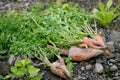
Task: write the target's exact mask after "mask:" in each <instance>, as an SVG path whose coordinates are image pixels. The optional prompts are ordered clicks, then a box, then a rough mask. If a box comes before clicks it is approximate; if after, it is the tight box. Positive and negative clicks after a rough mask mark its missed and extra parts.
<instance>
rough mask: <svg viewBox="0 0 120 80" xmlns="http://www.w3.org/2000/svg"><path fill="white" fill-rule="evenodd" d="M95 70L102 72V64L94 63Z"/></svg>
mask: <svg viewBox="0 0 120 80" xmlns="http://www.w3.org/2000/svg"><path fill="white" fill-rule="evenodd" d="M95 72H97V73H102V72H103V65H102V64H100V63H96V64H95Z"/></svg>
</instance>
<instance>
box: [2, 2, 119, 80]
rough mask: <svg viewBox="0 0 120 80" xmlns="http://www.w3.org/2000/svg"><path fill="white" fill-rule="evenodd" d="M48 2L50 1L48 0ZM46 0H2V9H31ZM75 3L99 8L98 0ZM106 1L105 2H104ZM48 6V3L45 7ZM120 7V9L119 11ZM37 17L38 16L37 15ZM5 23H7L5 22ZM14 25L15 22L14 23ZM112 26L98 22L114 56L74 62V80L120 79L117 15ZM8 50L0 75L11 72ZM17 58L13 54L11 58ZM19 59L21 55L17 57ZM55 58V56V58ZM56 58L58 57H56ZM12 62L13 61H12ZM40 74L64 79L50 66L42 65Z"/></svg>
mask: <svg viewBox="0 0 120 80" xmlns="http://www.w3.org/2000/svg"><path fill="white" fill-rule="evenodd" d="M46 2H49V0H47V1H46ZM46 2H45V1H39V0H38V1H37V0H35V1H32V0H23V1H22V0H19V1H14V0H13V1H12V0H6V1H4V0H1V1H0V10H1V11H2V12H3V13H4V12H6V10H13V9H15V10H17V11H18V12H19V11H21V10H29V7H30V6H31V5H34V4H39V3H46ZM72 2H73V3H74V4H75V3H78V4H79V6H80V7H82V8H84V9H86V10H87V11H91V10H92V9H93V8H96V7H97V8H98V3H99V2H98V1H96V0H90V1H89V0H88V1H83V0H73V1H72ZM104 3H105V2H104ZM119 3H120V2H119V1H117V0H116V1H115V2H114V5H117V4H119ZM46 7H48V6H47V4H46V6H45V8H46ZM119 11H120V9H118V12H119ZM35 18H36V17H35ZM4 24H5V23H4ZM13 25H14V24H13ZM110 25H111V27H110V28H104V27H101V26H100V25H99V24H97V31H98V32H100V31H101V32H103V39H104V41H105V44H106V45H107V46H108V50H109V51H110V52H112V54H114V55H113V56H112V57H108V56H104V55H101V56H98V57H95V58H91V59H89V60H86V61H82V62H73V65H74V69H73V80H95V79H97V80H119V79H120V37H119V35H120V17H117V18H116V19H115V20H113V21H112V23H111V24H110ZM7 54H8V51H6V52H5V53H4V54H2V55H1V56H0V65H1V66H0V76H5V75H6V74H8V73H9V69H10V66H9V64H8V56H6V55H7ZM15 58H17V57H16V56H13V57H12V58H11V59H12V61H14V59H15ZM17 59H19V57H18V58H17ZM54 59H55V58H54ZM32 60H33V62H34V63H36V64H37V63H39V61H38V60H36V58H32ZM55 60H56V59H55ZM10 62H11V61H10ZM40 74H41V77H42V80H62V78H60V77H58V76H56V75H54V74H52V73H51V72H50V70H49V68H46V67H40Z"/></svg>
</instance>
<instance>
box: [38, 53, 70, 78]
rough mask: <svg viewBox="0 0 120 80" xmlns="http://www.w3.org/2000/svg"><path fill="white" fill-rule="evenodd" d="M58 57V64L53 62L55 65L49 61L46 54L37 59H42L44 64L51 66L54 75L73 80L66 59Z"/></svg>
mask: <svg viewBox="0 0 120 80" xmlns="http://www.w3.org/2000/svg"><path fill="white" fill-rule="evenodd" d="M36 57H37V56H36ZM57 57H58V58H59V60H58V61H56V62H53V63H51V62H50V61H49V60H48V58H47V57H46V55H45V54H42V55H40V56H39V57H37V58H38V59H40V60H41V61H42V62H43V63H45V64H46V65H47V66H49V67H50V71H51V72H52V73H53V74H56V75H57V76H59V77H61V78H64V79H65V80H72V76H71V74H70V72H69V71H68V69H67V67H66V65H65V63H64V59H62V58H61V57H60V56H58V55H57Z"/></svg>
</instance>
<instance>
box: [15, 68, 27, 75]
mask: <svg viewBox="0 0 120 80" xmlns="http://www.w3.org/2000/svg"><path fill="white" fill-rule="evenodd" d="M15 74H16V75H17V76H21V75H24V74H26V69H25V68H18V70H17V72H16V73H15Z"/></svg>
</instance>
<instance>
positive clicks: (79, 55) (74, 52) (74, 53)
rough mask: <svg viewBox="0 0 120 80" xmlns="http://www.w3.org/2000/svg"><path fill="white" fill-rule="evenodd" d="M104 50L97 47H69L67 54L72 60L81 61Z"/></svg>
mask: <svg viewBox="0 0 120 80" xmlns="http://www.w3.org/2000/svg"><path fill="white" fill-rule="evenodd" d="M103 53H104V51H102V50H97V49H91V48H88V49H81V48H78V47H71V48H70V50H69V56H70V57H71V58H72V61H83V60H87V59H90V58H92V57H95V56H98V55H100V54H103Z"/></svg>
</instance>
